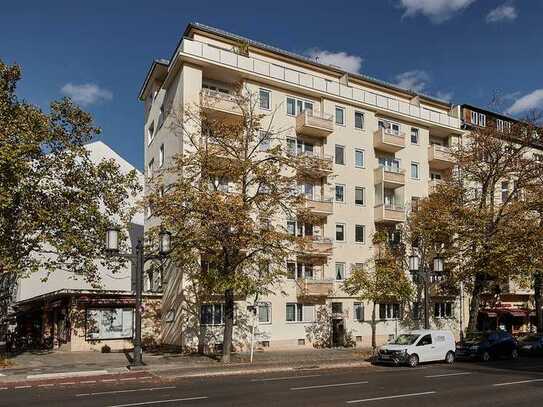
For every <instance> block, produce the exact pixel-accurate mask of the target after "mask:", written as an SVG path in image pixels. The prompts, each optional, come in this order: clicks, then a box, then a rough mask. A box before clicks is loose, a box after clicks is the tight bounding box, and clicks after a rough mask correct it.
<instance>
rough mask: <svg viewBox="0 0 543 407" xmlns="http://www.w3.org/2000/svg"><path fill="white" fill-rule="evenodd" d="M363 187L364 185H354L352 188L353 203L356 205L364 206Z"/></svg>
mask: <svg viewBox="0 0 543 407" xmlns="http://www.w3.org/2000/svg"><path fill="white" fill-rule="evenodd" d="M365 195H366V194H365V188H364V187H355V188H354V204H355V205H358V206H364V203H365V202H364V199H365Z"/></svg>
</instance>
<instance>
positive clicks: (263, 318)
mask: <svg viewBox="0 0 543 407" xmlns="http://www.w3.org/2000/svg"><path fill="white" fill-rule="evenodd" d="M257 309H258V322H259V323H260V324H271V322H272V315H271V310H272V305H271V303H269V302H260V303H258V307H257Z"/></svg>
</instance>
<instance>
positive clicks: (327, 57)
mask: <svg viewBox="0 0 543 407" xmlns="http://www.w3.org/2000/svg"><path fill="white" fill-rule="evenodd" d="M305 54H306V55H307V56H308V57H309V58H312V59H315V60H316V61H317V62H319V63H321V64H326V65H334V66H336V67H339V68H341V69H344V70H345V71H347V72H354V73H358V72H360V68H362V58H361V57H359V56H356V55H350V54H347V53H346V52H343V51H340V52H331V51H325V50H320V49H317V48H313V49H310V50H307V51H306V52H305Z"/></svg>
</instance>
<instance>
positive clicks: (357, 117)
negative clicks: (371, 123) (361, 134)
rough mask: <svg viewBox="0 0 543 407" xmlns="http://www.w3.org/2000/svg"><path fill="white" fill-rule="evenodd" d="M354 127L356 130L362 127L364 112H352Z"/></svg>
mask: <svg viewBox="0 0 543 407" xmlns="http://www.w3.org/2000/svg"><path fill="white" fill-rule="evenodd" d="M354 128H355V129H358V130H363V129H364V113H362V112H354Z"/></svg>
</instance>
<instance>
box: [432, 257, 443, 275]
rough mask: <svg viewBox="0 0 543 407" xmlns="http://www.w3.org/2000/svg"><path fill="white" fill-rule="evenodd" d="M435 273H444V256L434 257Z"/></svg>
mask: <svg viewBox="0 0 543 407" xmlns="http://www.w3.org/2000/svg"><path fill="white" fill-rule="evenodd" d="M434 273H443V257H441V256H436V257H434Z"/></svg>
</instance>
